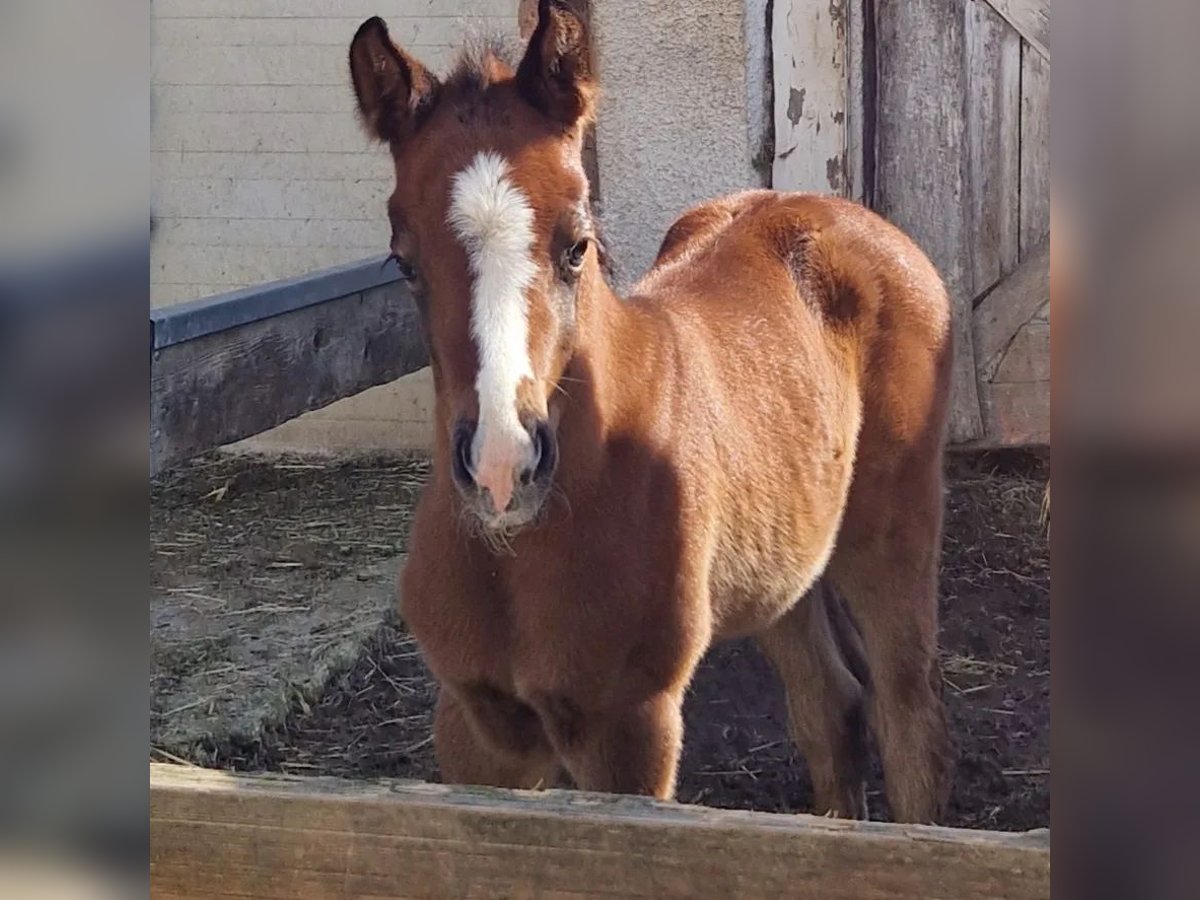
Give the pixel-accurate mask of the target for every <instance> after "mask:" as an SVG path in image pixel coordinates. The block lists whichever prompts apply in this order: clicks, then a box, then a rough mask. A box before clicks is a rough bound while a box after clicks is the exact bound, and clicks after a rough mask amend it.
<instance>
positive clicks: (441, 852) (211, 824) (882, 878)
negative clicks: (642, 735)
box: [150, 764, 1050, 900]
mask: <svg viewBox="0 0 1200 900" xmlns="http://www.w3.org/2000/svg"><path fill="white" fill-rule="evenodd" d="M150 835H151V836H150V882H151V894H152V895H153V896H155V897H191V898H199V897H212V898H215V897H256V898H281V900H282V898H287V900H305V898H317V897H349V896H371V897H377V898H390V897H425V898H442V897H447V898H450V897H453V898H472V897H478V898H499V897H564V898H565V897H601V896H603V897H654V898H673V897H697V898H699V897H714V898H715V897H722V898H724V897H739V898H747V900H751V898H758V897H763V898H766V897H771V898H775V897H784V896H786V897H790V898H822V900H851V898H853V900H883V898H887V900H905V898H913V900H916V898H921V900H932V898H947V900H949V898H954V900H969V898H976V897H979V898H982V897H1005V898H1009V900H1026V898H1029V900H1032V898H1043V897H1049V896H1050V849H1049V836H1048V832H1045V831H1042V832H1037V833H1029V834H999V833H994V832H977V831H967V830H960V829H951V828H935V827H926V826H899V825H886V824H881V823H852V822H848V821H845V820H834V819H825V818H819V817H813V816H792V815H773V814H766V813H747V812H740V811H725V810H716V809H705V808H701V807H689V806H682V805H677V804H668V803H658V802H655V801H651V800H646V799H641V798H632V797H624V798H619V797H610V796H603V795H593V794H582V793H576V792H556V791H548V792H545V793H533V792H510V791H500V790H492V789H466V788H450V787H445V786H441V785H432V784H424V783H417V782H395V781H393V782H371V783H357V782H346V781H338V780H334V779H324V778H321V779H318V778H294V777H286V776H249V775H230V774H228V773H224V772H215V771H209V770H203V769H194V768H187V767H179V766H164V765H159V764H151V766H150Z"/></svg>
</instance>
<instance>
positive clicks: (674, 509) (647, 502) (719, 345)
mask: <svg viewBox="0 0 1200 900" xmlns="http://www.w3.org/2000/svg"><path fill="white" fill-rule="evenodd" d="M350 68H351V73H352V77H353V82H354V87H355V91H356V94H357V98H358V107H359V111H360V113H361V115H362V119H363V122H364V125H365V127H366V129H367V131H368V132H369V133H370V134H371V135H373V136H374V137H376V138H378V139H380V140H382V141H385V142H386V143H388V144H389V145H390V148H391V152H392V155H393V157H394V160H395V168H396V189H395V192H394V193H393V194H392V196H391V199H390V201H389V203H388V214H389V217H390V220H391V225H392V251H393V253H394V255H395V256H396V257H397V259H398V261H399V264H400V267H401V271H402V272H403V273H404V275H405V277H406V278H407V280H408V281H409V283H410V285H411V288H412V291H413V293H414V295H415V296H416V298H417V302H418V305H419V307H420V311H421V320H422V324H423V328H424V330H425V337H426V341H427V343H428V347H429V353H430V359H431V362H432V367H433V376H434V385H435V391H436V412H435V416H436V423H435V443H436V451H435V463H434V469H433V475H432V478H431V481H430V483H429V485H428V486H427V488H426V489H425V492H424V494H423V496H422V498H421V501H420V505H419V508H418V510H417V514H416V518H415V521H414V523H413V530H412V537H411V543H410V554H409V561H408V564H407V566H406V567H405V569H404V571H403V573H402V576H401V596H402V598H403V601H402V613H403V617H404V621H405V623H406V625H407V627H408V628H409V629H410V630H411V632H412V634H413V635H414V636H415V637H416V639H417V640H418V642H419V644H420V646H421V648H422V651H423V653H424V655H425V658H426V660H427V662H428V664H429V667H430V668H431V670H432V671H433V673H434V675H435V676H436V678H437V679H438V682H439V685H440V695H439V700H438V707H437V715H436V724H435V740H436V745H437V754H438V760H439V764H440V766H441V770H442V775H443V777H444V778H445V779H446V780H447V781H451V782H458V783H476V784H491V785H502V786H512V787H535V786H537V785H550V784H554V783H558V782H560V781H566V780H569V781H570V782H571V783H574V784H575V785H576V786H578V787H580V788H583V789H588V790H599V791H612V792H627V793H642V794H651V795H654V796H656V797H660V798H669V797H671V796H672V795H673V793H674V789H675V778H676V766H677V763H678V759H679V755H680V747H681V743H682V740H683V725H682V718H681V707H682V704H683V698H684V693H685V691H686V690H687V687H688V684H689V682H690V681H691V679H692V676H693V674H694V672H695V670H696V666H697V664H698V662H699V661H700V658H701V657H702V656H703V655H704V653H705V651H706V650H707V649H708V648H709V647H710V646H711V645H712V644H713V642H714V641H717V640H722V639H726V638H731V637H736V636H741V635H753V636H755V637H756V638H757V640H758V642H759V643H760V645H761V646H762V648H763V650H764V651H765V652H766V654H767V656H768V657H769V658H770V659H771V661H772V662H773V663H774V666H775V668H776V669H777V670H778V672H779V675H780V676H781V678H782V680H783V682H784V684H785V686H786V691H787V702H788V709H789V718H790V722H791V731H792V734H793V736H794V738H795V740H796V742H797V744H798V745H799V748H800V749H801V751H802V752H803V753H804V755H805V757H806V758H807V761H808V764H809V767H810V769H811V772H812V778H813V782H814V787H815V796H816V807H817V810H818V811H819V812H833V813H835V814H838V815H842V816H851V817H861V816H864V815H865V814H866V805H865V801H864V791H863V778H864V772H865V768H866V753H865V747H866V743H865V732H866V728H867V725H868V724H869V726H870V728H871V730H872V731H873V732H874V735H875V737H876V740H877V743H878V746H879V750H880V754H881V756H882V762H883V767H884V774H885V780H886V787H887V796H888V800H889V803H890V805H891V808H892V812H893V815H894V816H895V817H896V818H897V819H900V820H906V821H932V820H934V819H936V818H937V817H938V816H939V814H940V811H941V808H942V806H943V803H944V801H945V799H946V794H947V788H948V782H949V771H950V761H951V754H950V747H949V740H948V736H947V731H946V725H945V719H944V713H943V710H942V705H941V701H940V699H939V693H940V692H939V684H940V676H939V672H938V668H937V659H936V639H937V605H936V581H937V568H938V556H939V550H940V532H941V523H942V476H941V471H942V446H943V432H944V422H945V418H946V404H947V395H948V391H949V379H950V356H951V346H950V330H949V306H948V302H947V297H946V292H945V290H944V288H943V286H942V283H941V280H940V279H939V277H938V274H937V273H936V271H935V270H934V268H933V267H932V265H931V264H930V263H929V261H928V260H927V259H926V257H925V256H924V255H923V254H922V253H921V251H920V250H919V249H918V248H917V247H916V246H915V245H914V244H913V243H912V242H911V241H910V240H909V239H908V238H906V237H905V236H904V235H903V234H902V233H900V232H899V231H898V230H897V229H895V228H894V227H892V226H891V225H889V224H888V223H886V222H885V221H883V220H882V219H880V218H879V217H878V216H876V215H875V214H873V213H871V212H869V211H867V210H866V209H864V208H862V207H860V206H857V205H855V204H852V203H849V202H845V201H841V200H836V199H830V198H821V197H814V196H806V195H798V194H784V193H776V192H772V191H748V192H746V193H742V194H737V195H735V196H731V197H726V198H723V199H720V200H716V201H713V202H711V203H706V204H704V205H702V206H699V207H697V208H695V209H693V210H691V211H689V212H687V213H686V214H685V215H683V216H682V217H681V218H680V219H679V220H678V221H677V222H676V223H675V224H674V225H673V226H672V227H671V229H670V231H669V232H668V234H667V236H666V239H665V240H664V242H663V244H662V247H661V250H660V252H659V255H658V259H657V261H656V262H655V264H654V267H653V268H652V270H651V271H650V272H649V273H648V274H647V275H646V276H645V278H644V279H643V280H642V281H641V283H640V284H638V285H637V287H636V288H635V290H634V291H633V293H632V295H631V296H629V297H626V298H618V297H617V296H616V295H615V294H614V293H613V291H612V290H611V289H610V288H609V286H608V285H607V284H606V282H605V280H604V277H603V274H602V271H601V266H600V260H599V247H598V244H597V240H596V233H595V230H594V225H593V221H592V217H591V208H590V205H589V200H588V183H587V179H586V177H585V175H584V170H583V166H582V163H581V156H580V154H581V138H582V133H583V131H584V129H585V127H586V126H587V124H588V123H589V122H590V121H591V119H592V116H593V112H594V109H595V102H596V82H595V78H594V75H593V70H592V63H591V54H590V49H589V42H588V35H587V29H586V27H585V25H584V23H583V21H582V20H581V19H580V17H579V16H578V15H577V14H576V13H575V11H574V10H573V9H572V7H571V5H570V4H569V3H568V2H565V0H542V2H541V4H540V8H539V12H538V23H537V26H536V29H535V30H534V33H533V35H532V37H531V38H530V40H529V43H528V46H527V48H526V50H525V53H524V56H523V58H522V59H521V61H520V63H519V65H517V66H516V68H515V70H514V69H513V68H512V67H511V66H510V65H509V64H507V63H506V62H505V61H504V60H503V58H502V56H501V55H500V54H499V53H498V52H496V51H493V50H490V49H488V48H477V49H475V50H471V51H468V52H465V53H464V55H463V57H462V59H461V61H460V62H459V64H458V66H457V68H456V69H455V70H454V71H453V72H452V73H451V74H450V75H449V76H448V77H446V78H445V79H444V80H440V79H438V78H436V77H435V76H434V75H432V74H431V73H430V72H429V71H428V70H427V69H426V68H425V67H423V66H422V65H421V64H420V63H419V62H418V61H417V60H416V59H414V58H413V57H411V56H409V55H408V54H407V53H405V52H404V51H403V50H401V49H399V48H397V47H396V46H395V45H394V44H393V43H392V41H391V40H390V39H389V37H388V32H387V28H386V26H385V25H384V23H383V22H382V21H381V20H379V19H377V18H375V19H371V20H369V21H367V22H365V23H364V24H363V25H362V27H361V28H360V29H359V31H358V33H357V35H356V36H355V38H354V41H353V43H352V45H351V47H350Z"/></svg>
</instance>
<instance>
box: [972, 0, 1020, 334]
mask: <svg viewBox="0 0 1200 900" xmlns="http://www.w3.org/2000/svg"><path fill="white" fill-rule="evenodd" d="M966 43H967V102H966V115H967V173H966V178H967V186H968V191H969V194H970V198H971V208H970V212H971V215H970V218H969V221H968V226H969V229H970V230H969V233H968V242H969V245H970V249H971V273H970V274H971V295H972V297H978V296H979V295H980V294H981V293H983V292H984V291H986V290H987V289H988V288H990V287H991V286H992V285H994V284H995V283H996V282H997V281H999V280H1000V279H1001V278H1002V277H1004V276H1005V275H1007V274H1008V273H1009V272H1011V271H1012V270H1013V269H1014V268H1016V265H1017V260H1018V251H1019V244H1020V193H1021V186H1020V177H1021V166H1020V157H1021V127H1020V121H1021V38H1020V36H1019V35H1018V34H1017V33H1016V32H1015V31H1013V30H1012V29H1011V28H1009V27H1008V25H1006V24H1005V22H1004V20H1003V19H1001V18H1000V17H999V16H998V15H996V13H995V12H994V11H993V10H992V9H991V7H989V6H986V5H985V4H983V3H981V2H977V0H967V4H966ZM977 352H978V348H977Z"/></svg>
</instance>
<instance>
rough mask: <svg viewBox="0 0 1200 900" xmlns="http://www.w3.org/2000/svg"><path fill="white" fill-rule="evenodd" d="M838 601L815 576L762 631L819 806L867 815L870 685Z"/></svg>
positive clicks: (761, 641)
mask: <svg viewBox="0 0 1200 900" xmlns="http://www.w3.org/2000/svg"><path fill="white" fill-rule="evenodd" d="M837 603H838V600H837V598H836V597H835V596H834V595H833V593H832V588H831V587H830V586H829V585H827V584H825V583H824V582H823V581H818V582H817V584H815V585H814V586H813V588H812V590H811V591H809V593H807V594H806V595H805V596H803V597H801V598H800V600H799V602H797V603H796V605H795V606H794V607H792V609H791V610H789V611H788V613H787V614H786V615H784V617H783V618H782V619H780V620H779V621H778V622H776V623H775V624H774V625H772V626H771V627H770V628H768V629H766V630H765V631H764V632H762V633H761V634H759V635H758V643H759V646H761V647H762V649H763V652H764V653H765V654H766V656H767V658H768V659H770V660H771V662H772V663H773V664H774V666H775V669H776V671H777V672H778V673H779V676H780V679H781V680H782V681H783V685H784V690H785V692H786V696H787V707H788V723H789V725H790V731H791V734H792V740H794V741H795V742H796V746H797V747H798V748H799V750H800V752H801V753H803V754H804V758H805V761H806V762H807V763H808V770H809V773H810V774H811V776H812V782H813V795H814V796H813V800H814V811H815V812H817V813H832V814H833V815H836V816H842V817H845V818H850V819H865V818H867V800H866V792H865V782H866V773H867V743H866V736H867V735H866V711H865V708H864V694H865V687H864V684H863V683H862V681H860V679H859V677H858V675H856V670H860V671H861V668H862V664H861V663H860V662H859V660H857V659H856V658H855V656H854V655H855V649H854V647H853V645H852V644H849V643H847V642H848V641H849V640H850V636H849V635H846V636H842V635H840V634H839V629H838V627H837V626H838V624H839V623H837V622H836V621H835V620H834V616H836V615H838V614H839V612H840V610H838V609H837V608H836V606H835V604H837Z"/></svg>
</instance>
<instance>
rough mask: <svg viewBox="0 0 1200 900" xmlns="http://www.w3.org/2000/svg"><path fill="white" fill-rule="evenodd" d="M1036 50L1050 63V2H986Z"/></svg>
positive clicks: (1046, 0) (988, 0)
mask: <svg viewBox="0 0 1200 900" xmlns="http://www.w3.org/2000/svg"><path fill="white" fill-rule="evenodd" d="M985 2H986V3H987V5H988V6H990V7H991V8H992V9H994V10H995V11H996V12H997V13H999V14H1000V16H1001V17H1002V18H1003V19H1004V21H1006V22H1008V24H1009V25H1011V26H1012V27H1013V28H1015V29H1016V30H1017V33H1018V34H1020V35H1021V37H1023V38H1025V40H1027V41H1028V42H1029V44H1030V46H1032V47H1033V48H1034V49H1035V50H1037V52H1038V53H1039V54H1041V56H1042V57H1043V58H1044V59H1045V60H1046V61H1047V62H1049V61H1050V0H985Z"/></svg>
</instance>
